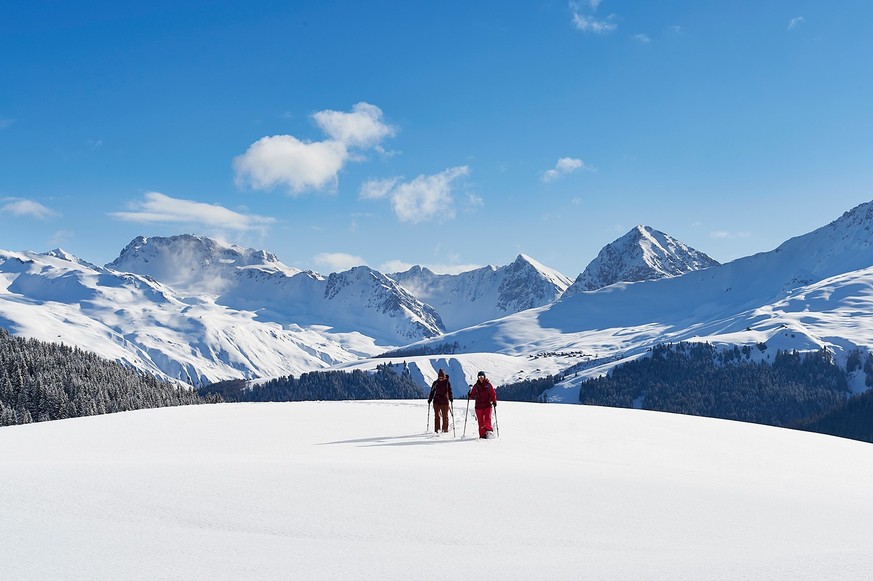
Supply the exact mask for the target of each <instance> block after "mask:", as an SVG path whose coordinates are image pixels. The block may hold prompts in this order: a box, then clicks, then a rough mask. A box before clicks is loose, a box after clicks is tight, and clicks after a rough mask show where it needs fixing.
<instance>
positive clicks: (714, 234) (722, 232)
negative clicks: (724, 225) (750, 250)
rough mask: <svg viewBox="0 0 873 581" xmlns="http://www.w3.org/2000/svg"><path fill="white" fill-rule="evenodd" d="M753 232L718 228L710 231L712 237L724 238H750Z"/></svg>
mask: <svg viewBox="0 0 873 581" xmlns="http://www.w3.org/2000/svg"><path fill="white" fill-rule="evenodd" d="M751 235H752V234H751V232H729V231H727V230H716V231H713V232H710V233H709V237H710V238H718V239H723V240H735V239H737V238H749V237H750V236H751Z"/></svg>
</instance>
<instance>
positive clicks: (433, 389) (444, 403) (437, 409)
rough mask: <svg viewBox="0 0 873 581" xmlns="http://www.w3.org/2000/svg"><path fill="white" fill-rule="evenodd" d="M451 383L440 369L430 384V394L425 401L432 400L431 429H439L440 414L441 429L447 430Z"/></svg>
mask: <svg viewBox="0 0 873 581" xmlns="http://www.w3.org/2000/svg"><path fill="white" fill-rule="evenodd" d="M453 401H454V398H453V397H452V383H451V382H450V381H449V376H448V375H446V373H445V371H443V370H442V369H440V370H439V373H437V378H436V381H434V382H433V383H432V384H431V386H430V395H429V396H428V397H427V403H428V404H430V403H431V402H433V431H434V432H436V433H439V431H440V423H441V422H440V416H442V430H443V432H444V433H445V432H448V431H449V403H450V402H453Z"/></svg>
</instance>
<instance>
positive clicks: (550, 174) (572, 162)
mask: <svg viewBox="0 0 873 581" xmlns="http://www.w3.org/2000/svg"><path fill="white" fill-rule="evenodd" d="M579 169H586V170H589V171H591V170H593V169H594V168H592V167H590V166H588V165H585V162H584V161H582V160H581V159H576V158H573V157H562V158H561V159H559V160H558V163H556V164H555V167H554V169H549V170H546V171H544V172H543V177H542V180H543V181H544V182H551V181H554V180H556V179H558V178H559V177H561V176H565V175H568V174H571V173H573V172H574V171H576V170H579Z"/></svg>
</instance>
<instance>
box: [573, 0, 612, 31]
mask: <svg viewBox="0 0 873 581" xmlns="http://www.w3.org/2000/svg"><path fill="white" fill-rule="evenodd" d="M599 7H600V0H585V1H584V2H583V1H579V0H570V12H571V13H572V15H573V19H572V23H573V26H574V27H575V28H576V29H578V30H581V31H582V32H590V33H592V34H606V33H608V32H612V31H614V30H615V29H616V28H618V25H617V24H616V23H615V20H616V18H617V16H616V15H615V14H610V15H609V16H607V17H606V18H605V19H604V18H597V17H596V16H594V13H595V12H597V9H598V8H599Z"/></svg>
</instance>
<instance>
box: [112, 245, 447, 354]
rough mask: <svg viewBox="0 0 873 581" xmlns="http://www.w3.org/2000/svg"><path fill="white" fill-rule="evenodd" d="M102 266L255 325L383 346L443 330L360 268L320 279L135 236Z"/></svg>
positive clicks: (229, 251)
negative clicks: (239, 314)
mask: <svg viewBox="0 0 873 581" xmlns="http://www.w3.org/2000/svg"><path fill="white" fill-rule="evenodd" d="M106 266H107V268H111V269H114V270H120V271H123V272H133V273H137V274H142V275H148V276H150V277H152V278H154V279H156V280H159V281H161V282H163V283H165V284H167V285H168V286H171V287H172V288H173V289H175V290H176V291H178V292H181V293H183V294H186V295H187V294H193V295H197V296H200V295H206V294H208V295H214V297H215V302H216V303H217V304H219V305H224V306H227V307H230V308H233V309H238V310H245V311H252V312H253V313H255V314H256V317H257V319H258V320H259V321H269V322H274V323H279V324H281V325H302V326H312V325H315V326H318V327H320V328H322V329H323V330H325V331H330V332H331V333H334V334H350V333H358V334H361V335H364V336H367V337H370V338H372V339H373V340H374V341H375V343H376V344H378V345H382V346H386V345H402V344H405V343H408V342H410V341H415V340H418V339H421V338H424V337H433V336H436V335H439V334H441V333H442V331H443V328H442V322H441V321H440V317H439V315H438V314H437V313H436V312H435V311H434V310H433V309H432V308H431V307H429V306H428V305H426V304H423V303H422V302H421V301H419V300H417V299H416V298H415V297H414V296H412V295H411V294H410V293H409V292H407V291H406V290H405V289H403V288H401V287H400V286H399V285H398V284H397V283H396V282H394V281H393V280H391V279H390V278H388V277H386V276H385V275H383V274H381V273H379V272H377V271H375V270H373V269H370V268H368V267H365V266H359V267H355V268H353V269H351V270H349V271H346V272H341V273H334V274H331V275H330V276H328V277H327V278H325V277H323V276H321V275H319V274H318V273H314V272H311V271H307V272H303V271H300V270H298V269H295V268H291V267H289V266H286V265H285V264H283V263H282V262H280V261H279V259H278V258H276V256H275V255H273V254H271V253H269V252H265V251H263V250H252V249H242V248H239V247H237V246H228V245H223V244H220V243H218V242H216V241H214V240H211V239H209V238H203V237H198V236H191V235H183V236H173V237H169V238H159V237H158V238H145V237H138V238H136V239H135V240H133V242H131V243H130V244H129V245H128V246H127V248H125V249H124V250H123V251H122V253H121V255H120V256H119V257H118V258H117V259H116V260H115V261H113V262H111V263H109V264H107V265H106ZM340 341H342V339H340Z"/></svg>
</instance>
